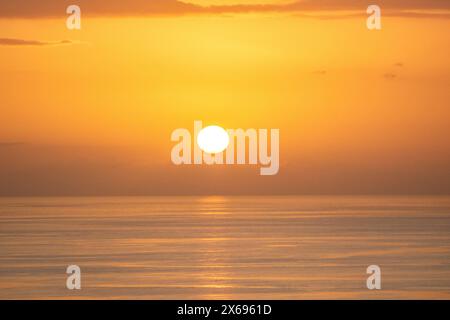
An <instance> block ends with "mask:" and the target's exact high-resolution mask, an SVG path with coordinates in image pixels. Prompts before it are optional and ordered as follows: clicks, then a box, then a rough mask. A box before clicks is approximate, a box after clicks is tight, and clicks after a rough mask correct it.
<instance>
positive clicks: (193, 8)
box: [0, 0, 450, 18]
mask: <svg viewBox="0 0 450 320" xmlns="http://www.w3.org/2000/svg"><path fill="white" fill-rule="evenodd" d="M75 2H76V4H77V5H79V6H80V7H81V8H82V14H83V15H87V16H148V15H185V14H226V13H250V12H292V13H302V12H303V13H305V12H309V11H319V12H323V11H349V10H356V11H361V12H362V13H364V14H365V8H367V6H368V5H370V4H373V3H372V2H371V1H367V0H302V1H293V2H292V3H288V4H237V5H211V6H200V5H196V4H193V3H188V1H186V2H183V1H177V0H151V1H148V0H128V1H122V0H78V1H75ZM71 4H74V1H72V0H14V1H11V0H0V17H2V18H45V17H61V16H64V15H65V14H66V13H65V9H66V8H67V6H68V5H71ZM377 5H379V6H380V7H381V8H382V10H383V11H384V12H385V13H386V14H388V15H396V16H405V17H422V16H426V17H434V16H436V17H439V18H448V17H449V12H430V11H435V10H438V11H439V10H441V11H442V10H443V11H448V10H450V1H448V0H378V1H377ZM412 11H414V12H412ZM344 17H346V16H345V15H344Z"/></svg>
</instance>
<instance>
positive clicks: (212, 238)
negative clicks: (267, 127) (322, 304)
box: [0, 196, 450, 299]
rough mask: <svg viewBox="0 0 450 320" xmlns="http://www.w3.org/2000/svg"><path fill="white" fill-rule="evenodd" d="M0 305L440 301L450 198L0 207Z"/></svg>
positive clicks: (158, 200) (1, 203) (449, 246)
mask: <svg viewBox="0 0 450 320" xmlns="http://www.w3.org/2000/svg"><path fill="white" fill-rule="evenodd" d="M72 264H75V265H78V266H79V267H80V268H81V286H82V288H81V290H68V289H67V288H66V279H67V276H68V275H67V274H66V268H67V266H68V265H72ZM373 264H374V265H378V266H380V268H381V285H382V289H381V290H368V289H367V287H366V279H367V277H368V276H369V275H368V274H366V268H367V267H368V266H369V265H373ZM0 298H2V299H19V298H26V299H55V298H56V299H80V298H89V299H91V298H92V299H114V298H122V299H322V298H326V299H392V298H398V299H413V298H414V299H417V298H420V299H450V198H449V197H381V196H375V197H368V196H360V197H323V196H320V197H319V196H317V197H299V196H288V197H109V198H108V197H105V198H95V197H93V198H77V197H73V198H0Z"/></svg>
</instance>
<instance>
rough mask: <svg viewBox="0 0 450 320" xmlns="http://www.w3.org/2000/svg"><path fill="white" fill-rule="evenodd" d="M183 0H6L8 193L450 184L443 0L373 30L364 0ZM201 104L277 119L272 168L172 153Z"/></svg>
mask: <svg viewBox="0 0 450 320" xmlns="http://www.w3.org/2000/svg"><path fill="white" fill-rule="evenodd" d="M62 2H63V3H64V1H62ZM185 2H186V3H180V2H177V1H161V0H156V1H154V2H152V4H151V5H149V4H148V2H143V1H142V0H132V1H129V2H127V7H123V2H122V6H121V7H119V6H117V5H115V4H117V3H119V2H116V1H115V0H114V1H110V2H108V3H109V5H110V7H106V9H105V7H104V3H105V2H101V1H99V0H93V1H88V2H86V1H79V3H80V7H81V10H82V29H81V30H78V31H75V30H74V31H71V30H68V29H67V28H66V26H65V19H66V17H67V15H66V14H65V7H64V6H63V5H60V3H61V1H60V2H55V1H53V0H45V1H40V2H37V1H27V2H25V1H22V0H18V1H17V2H14V5H11V2H10V1H0V30H1V31H0V70H1V76H0V88H1V89H0V98H1V103H0V119H1V125H0V195H53V194H58V195H66V194H70V195H84V194H191V193H218V194H220V193H233V194H245V193H268V194H270V193H274V194H297V193H298V194H330V193H339V194H341V193H348V194H355V193H357V194H361V193H427V194H429V193H431V194H434V193H449V192H450V142H449V139H448V137H449V136H450V109H449V108H450V106H449V101H450V100H449V98H450V90H449V88H450V86H449V85H450V64H449V60H448V57H449V56H450V42H449V41H448V30H449V27H450V23H449V22H450V20H449V16H448V13H449V5H448V2H445V1H439V0H434V1H410V2H409V3H410V4H411V6H410V7H408V2H407V1H391V2H389V4H387V5H386V8H387V12H388V14H387V16H386V17H384V16H383V15H382V30H380V31H369V30H368V29H367V28H366V17H367V15H366V14H365V8H366V6H365V2H364V1H347V0H345V1H342V2H338V1H332V0H326V1H319V0H318V1H310V0H308V1H304V2H299V3H294V5H292V4H288V6H289V7H288V8H286V7H285V4H286V3H292V1H250V0H248V1H220V0H217V1H212V0H211V1H206V0H205V1H201V0H196V1H189V2H190V4H187V1H185ZM57 3H58V4H59V5H57ZM268 3H271V4H275V7H270V8H267V7H265V6H258V5H257V4H268ZM339 3H340V4H341V7H336V6H339ZM238 4H242V5H244V4H245V5H247V7H242V6H236V5H238ZM318 4H323V5H324V6H323V8H325V9H327V10H326V11H325V10H321V7H320V6H318ZM83 5H85V6H83ZM206 5H215V6H219V7H215V9H214V10H210V11H207V12H205V11H203V9H202V8H204V7H202V6H206ZM359 5H361V12H360V13H358V12H357V13H358V14H356V15H353V14H352V15H349V14H347V13H348V12H349V11H352V12H353V11H354V10H355V8H359V7H358V6H359ZM224 6H225V7H224ZM248 6H249V7H248ZM61 8H62V9H61ZM261 8H265V9H261ZM268 9H270V10H268ZM382 10H383V7H382ZM121 12H124V13H123V14H121ZM199 13H201V14H199ZM336 14H339V16H338V17H336ZM382 14H383V12H382ZM311 15H312V16H311ZM194 120H202V121H203V122H204V124H205V125H206V124H217V125H221V126H223V127H224V128H279V129H280V143H281V149H280V162H281V166H280V173H279V174H278V175H277V176H273V177H261V176H259V166H257V167H248V166H244V167H237V166H229V167H223V166H217V167H203V166H200V167H189V166H181V167H175V166H174V165H172V163H171V162H170V150H171V148H172V146H173V145H174V143H172V142H171V141H170V133H171V132H172V130H174V129H176V128H180V127H186V128H188V129H190V130H192V125H193V121H194Z"/></svg>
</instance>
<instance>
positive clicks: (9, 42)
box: [0, 38, 74, 46]
mask: <svg viewBox="0 0 450 320" xmlns="http://www.w3.org/2000/svg"><path fill="white" fill-rule="evenodd" d="M73 43H74V42H73V41H70V40H61V41H54V42H51V41H39V40H24V39H11V38H0V46H61V45H68V44H73Z"/></svg>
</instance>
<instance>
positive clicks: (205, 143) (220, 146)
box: [197, 126, 230, 153]
mask: <svg viewBox="0 0 450 320" xmlns="http://www.w3.org/2000/svg"><path fill="white" fill-rule="evenodd" d="M229 143H230V137H229V136H228V133H227V132H226V131H225V129H223V128H222V127H219V126H208V127H205V128H203V129H202V130H200V132H199V133H198V136H197V144H198V146H199V147H200V149H201V150H203V151H204V152H206V153H220V152H222V151H224V150H225V149H226V148H227V147H228V144H229Z"/></svg>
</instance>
